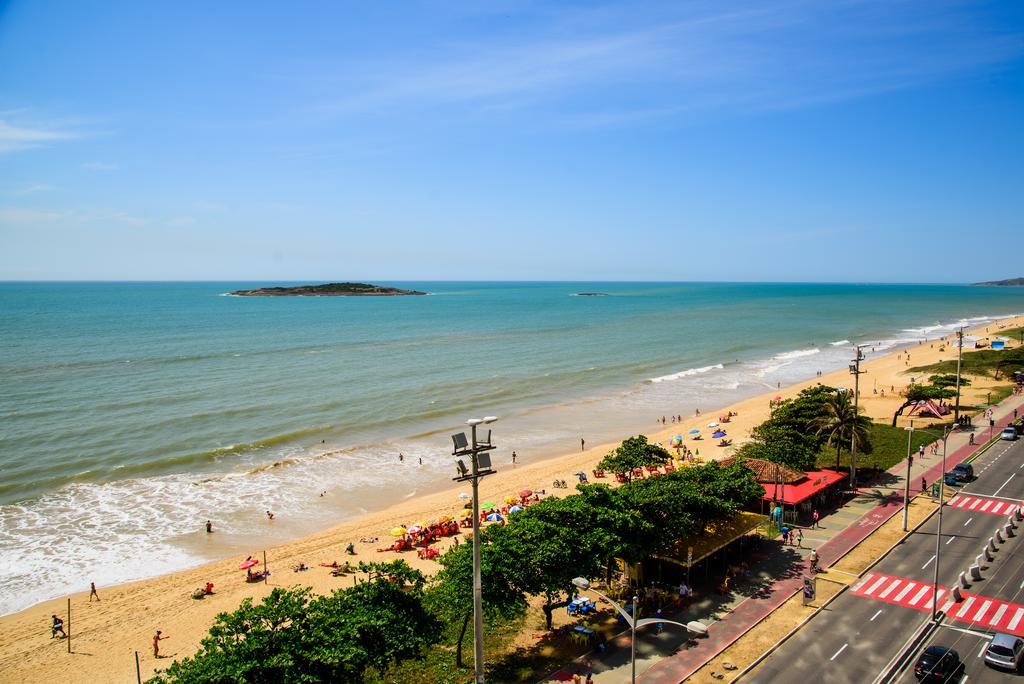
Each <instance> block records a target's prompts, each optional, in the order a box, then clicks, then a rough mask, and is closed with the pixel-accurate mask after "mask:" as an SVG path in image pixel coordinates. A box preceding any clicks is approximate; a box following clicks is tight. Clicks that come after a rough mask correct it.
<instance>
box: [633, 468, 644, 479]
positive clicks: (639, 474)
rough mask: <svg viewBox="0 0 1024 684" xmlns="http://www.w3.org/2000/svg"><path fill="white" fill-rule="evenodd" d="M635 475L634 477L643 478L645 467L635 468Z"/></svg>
mask: <svg viewBox="0 0 1024 684" xmlns="http://www.w3.org/2000/svg"><path fill="white" fill-rule="evenodd" d="M633 477H634V478H640V479H641V480H642V479H643V477H644V469H643V468H633Z"/></svg>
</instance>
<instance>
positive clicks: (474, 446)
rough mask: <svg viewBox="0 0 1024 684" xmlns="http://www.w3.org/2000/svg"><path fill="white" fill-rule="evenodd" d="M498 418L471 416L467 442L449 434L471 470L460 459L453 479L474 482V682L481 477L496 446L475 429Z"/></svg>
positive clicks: (479, 664) (480, 620) (478, 671)
mask: <svg viewBox="0 0 1024 684" xmlns="http://www.w3.org/2000/svg"><path fill="white" fill-rule="evenodd" d="M496 420H498V418H497V417H496V416H485V417H483V418H470V419H469V420H467V421H466V424H467V425H469V427H470V431H471V434H472V437H471V442H467V441H466V433H464V432H460V433H459V434H457V435H452V441H453V442H454V444H455V450H454V451H452V455H453V456H469V457H470V460H471V465H472V470H470V469H469V468H467V467H466V464H465V462H464V461H463V460H462V459H459V460H457V461H456V469H457V471H458V475H457V476H456V477H453V478H452V479H453V480H456V481H458V482H465V481H466V480H469V481H470V482H471V483H472V484H473V671H474V674H475V681H476V683H477V684H483V681H484V611H483V583H482V581H481V577H480V495H479V481H480V478H482V477H486V476H487V475H491V474H492V473H494V470H492V469H491V457H490V456H489V455H488V454H487V452H488V451H491V450H492V449H494V448H495V446H494V445H493V444H491V435H490V432H488V433H487V441H486V442H480V441H478V440H477V435H476V428H477V426H478V425H480V424H487V423H493V422H494V421H496Z"/></svg>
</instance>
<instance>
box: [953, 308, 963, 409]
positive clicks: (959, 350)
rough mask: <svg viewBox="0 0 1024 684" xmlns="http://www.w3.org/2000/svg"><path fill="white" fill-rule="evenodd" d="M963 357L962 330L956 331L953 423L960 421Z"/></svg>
mask: <svg viewBox="0 0 1024 684" xmlns="http://www.w3.org/2000/svg"><path fill="white" fill-rule="evenodd" d="M963 355H964V329H963V328H960V329H959V330H957V331H956V404H954V406H953V422H954V423H956V422H957V421H958V420H960V361H961V359H962V358H963Z"/></svg>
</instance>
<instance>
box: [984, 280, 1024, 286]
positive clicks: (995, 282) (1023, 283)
mask: <svg viewBox="0 0 1024 684" xmlns="http://www.w3.org/2000/svg"><path fill="white" fill-rule="evenodd" d="M974 284H975V285H999V286H1001V287H1024V278H1008V279H1006V280H991V281H989V282H987V283H974Z"/></svg>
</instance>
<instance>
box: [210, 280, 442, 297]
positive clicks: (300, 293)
mask: <svg viewBox="0 0 1024 684" xmlns="http://www.w3.org/2000/svg"><path fill="white" fill-rule="evenodd" d="M230 294H232V295H233V296H236V297H400V296H404V295H425V294H427V293H426V292H418V291H416V290H400V289H398V288H397V287H383V286H381V285H368V284H366V283H325V284H323V285H297V286H295V287H261V288H257V289H255V290H237V291H235V292H232V293H230Z"/></svg>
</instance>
